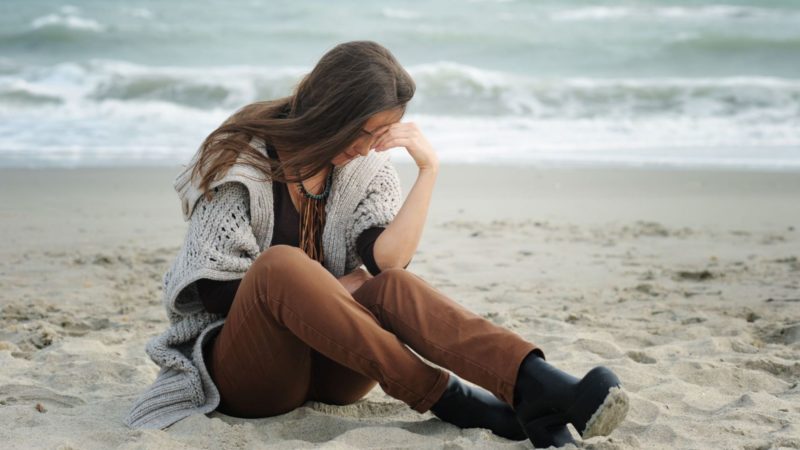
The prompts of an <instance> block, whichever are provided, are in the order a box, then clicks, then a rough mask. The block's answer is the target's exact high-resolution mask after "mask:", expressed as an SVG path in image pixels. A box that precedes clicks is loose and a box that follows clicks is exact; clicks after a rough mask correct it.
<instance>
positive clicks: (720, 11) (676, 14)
mask: <svg viewBox="0 0 800 450" xmlns="http://www.w3.org/2000/svg"><path fill="white" fill-rule="evenodd" d="M797 15H798V12H797V11H795V10H785V9H779V8H763V7H757V6H740V5H701V6H695V7H691V6H661V7H654V6H638V7H629V6H587V7H581V8H574V9H562V10H557V11H553V12H551V13H550V14H549V18H550V20H552V21H556V22H574V21H604V20H619V19H667V20H690V21H706V20H717V19H720V20H762V19H786V18H787V16H792V17H797Z"/></svg>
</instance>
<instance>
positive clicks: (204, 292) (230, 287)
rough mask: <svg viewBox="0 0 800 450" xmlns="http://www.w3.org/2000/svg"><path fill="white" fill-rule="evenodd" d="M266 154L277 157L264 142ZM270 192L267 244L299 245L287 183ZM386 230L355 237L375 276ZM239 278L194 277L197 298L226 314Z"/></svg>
mask: <svg viewBox="0 0 800 450" xmlns="http://www.w3.org/2000/svg"><path fill="white" fill-rule="evenodd" d="M267 154H268V155H269V156H270V158H275V159H277V158H278V154H277V152H275V149H274V148H273V147H272V146H271V145H267ZM272 194H273V195H272V196H273V201H274V207H275V226H274V229H273V233H272V241H271V242H270V244H269V246H270V247H272V246H273V245H278V244H285V245H291V246H293V247H299V246H300V230H299V227H300V213H299V212H298V211H297V209H295V206H294V203H292V198H291V196H290V195H289V189H288V188H287V186H286V183H281V182H278V181H275V180H273V181H272ZM385 229H386V227H380V226H378V227H372V228H367V229H366V230H364V232H363V233H361V234H360V235H359V236H358V239H357V240H356V248H357V251H358V254H359V256H360V257H361V260H362V261H364V265H365V266H367V270H368V271H369V273H370V274H372V275H377V274H379V273H380V272H381V270H380V268H379V267H378V265H377V264H376V263H375V255H374V251H373V250H374V246H375V241H376V240H377V239H378V236H379V235H380V234H381V233H382V232H383V230H385ZM410 263H411V261H409V262H408V263H406V265H405V267H408V264H410ZM405 267H404V268H405ZM241 281H242V280H241V279H238V280H229V281H217V280H209V279H206V278H201V279H199V280H197V282H196V285H197V289H198V291H199V292H200V300H201V301H202V302H203V305H204V306H205V307H206V310H207V311H209V312H212V313H218V314H224V315H227V314H228V311H229V310H230V307H231V304H232V303H233V298H234V297H235V296H236V290H237V289H238V288H239V283H240V282H241Z"/></svg>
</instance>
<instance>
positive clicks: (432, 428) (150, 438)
mask: <svg viewBox="0 0 800 450" xmlns="http://www.w3.org/2000/svg"><path fill="white" fill-rule="evenodd" d="M397 167H398V170H399V171H400V176H401V179H402V181H403V187H404V195H407V194H408V191H409V189H410V188H411V185H412V184H413V181H414V178H415V175H416V173H415V171H414V167H411V166H407V165H402V164H398V165H397ZM178 170H179V168H178V167H173V168H113V169H112V168H107V169H76V170H69V169H40V170H23V169H16V170H4V171H0V224H1V225H2V231H3V234H2V235H3V239H2V240H0V307H1V308H2V309H0V442H2V444H0V446H2V447H3V448H25V449H28V448H54V449H55V448H63V449H67V448H75V449H77V448H81V449H107V448H155V447H158V448H165V449H173V448H176V449H177V448H312V447H314V448H316V447H319V448H449V449H454V448H531V444H530V442H528V441H522V442H514V441H509V440H506V439H503V438H501V437H498V436H494V435H493V434H491V432H489V431H488V430H484V429H464V430H461V429H458V428H457V427H455V426H452V425H450V424H447V423H444V422H442V421H440V420H439V419H437V418H435V417H434V416H433V415H432V414H431V413H430V412H427V413H425V414H422V415H420V414H418V413H416V412H414V411H413V410H411V409H410V408H409V407H408V406H407V405H405V404H404V403H402V402H400V401H399V400H396V399H393V398H391V397H389V396H387V395H386V394H384V393H383V391H382V390H381V389H380V387H376V388H375V389H374V390H373V391H371V392H370V393H369V394H368V395H367V396H366V397H365V398H364V399H362V400H360V401H359V402H357V403H355V404H352V405H347V406H332V405H326V404H322V403H317V402H308V403H307V404H306V405H304V406H302V407H300V408H298V409H296V410H294V411H292V412H290V413H287V414H284V415H281V416H277V417H270V418H264V419H258V420H256V419H246V420H245V419H237V418H232V417H228V416H225V415H223V414H220V413H217V412H214V413H212V414H210V415H208V416H203V415H196V416H193V417H190V418H187V419H184V420H182V421H180V422H178V423H176V424H174V425H173V426H171V427H170V428H168V429H167V430H164V431H152V430H130V429H128V428H126V427H125V426H124V425H123V424H122V419H123V417H124V416H125V414H126V413H127V411H128V409H129V407H130V405H131V402H132V401H133V399H134V398H135V397H136V396H137V395H138V394H139V393H141V392H142V391H143V390H144V389H145V388H146V387H147V386H148V385H149V384H150V383H151V382H152V381H153V380H154V379H155V375H156V373H157V371H158V368H157V366H156V365H155V364H154V363H152V362H151V361H150V360H149V358H148V357H147V355H146V354H145V352H144V348H145V343H146V342H147V340H148V339H150V338H152V337H153V336H155V335H157V334H159V333H160V332H161V331H163V330H164V329H165V328H166V326H167V318H166V313H165V311H164V310H163V307H162V305H161V291H160V282H161V276H162V275H163V273H164V272H165V271H166V269H167V268H168V266H169V264H170V263H171V261H172V259H173V258H174V256H175V255H176V253H177V252H178V249H179V248H180V246H181V243H182V239H183V236H184V233H185V231H186V223H185V222H183V221H182V219H181V214H180V204H179V202H178V198H177V195H176V193H175V192H174V191H173V189H172V180H173V178H174V176H175V175H176V174H177V172H178ZM408 270H411V271H413V272H414V273H416V274H418V275H420V276H421V277H423V278H424V279H426V280H427V281H428V282H430V283H431V284H432V285H434V286H436V287H437V288H439V289H441V290H442V291H443V292H445V293H447V294H448V295H450V296H451V297H452V298H453V299H455V300H456V301H458V302H459V303H461V304H463V305H464V306H465V307H467V308H469V309H471V310H473V311H475V312H476V313H478V314H481V315H483V316H484V317H486V318H487V319H489V320H492V321H493V322H495V323H497V324H500V325H502V326H505V327H507V328H509V329H512V330H514V331H515V332H517V333H519V334H520V335H522V336H523V337H525V338H526V339H529V340H531V341H534V342H536V343H538V344H539V345H540V346H541V347H542V348H543V350H544V352H545V354H546V355H547V359H548V361H550V362H551V363H553V364H554V365H556V366H558V367H560V368H562V369H564V370H566V371H568V372H570V373H573V374H575V375H576V376H582V375H583V373H585V372H586V371H588V370H589V369H590V368H591V367H593V366H595V365H598V364H604V365H606V366H608V367H610V368H612V369H613V370H614V371H615V372H616V373H617V374H618V375H619V377H620V379H621V380H622V382H623V385H624V386H625V388H626V389H627V391H628V393H629V396H630V399H631V408H630V412H629V413H628V417H627V420H626V421H625V422H624V423H623V424H622V425H621V426H620V427H619V428H617V429H616V430H615V431H614V432H613V433H612V434H611V436H609V437H595V438H592V439H589V440H587V441H583V442H581V441H580V439H578V443H579V445H580V447H581V448H591V449H617V448H619V449H629V448H643V449H675V448H682V449H683V448H692V449H710V448H719V449H767V448H800V386H798V380H800V362H798V361H800V175H798V174H797V173H758V172H736V171H701V170H655V169H612V168H592V169H590V168H585V169H583V168H572V169H566V168H520V167H516V168H504V167H477V166H463V165H445V166H443V167H442V168H441V173H440V175H439V178H438V180H437V185H436V188H435V192H434V196H433V200H432V203H431V210H430V212H429V215H428V222H427V226H426V229H425V232H424V235H423V239H422V242H421V243H420V246H419V249H418V252H417V254H416V256H415V257H414V259H413V261H412V263H411V264H410V265H409V267H408ZM572 432H573V434H574V435H575V436H576V438H577V433H576V432H575V430H574V429H573V430H572Z"/></svg>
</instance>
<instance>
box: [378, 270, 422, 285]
mask: <svg viewBox="0 0 800 450" xmlns="http://www.w3.org/2000/svg"><path fill="white" fill-rule="evenodd" d="M374 279H375V280H376V281H378V282H380V283H407V282H414V281H416V280H417V277H416V275H414V274H413V273H412V272H410V271H408V270H406V269H403V268H400V267H393V268H390V269H385V270H382V271H381V272H380V273H379V274H377V275H375V276H374Z"/></svg>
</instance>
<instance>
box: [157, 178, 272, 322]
mask: <svg viewBox="0 0 800 450" xmlns="http://www.w3.org/2000/svg"><path fill="white" fill-rule="evenodd" d="M249 205H250V200H249V195H248V190H247V187H246V186H245V185H244V184H242V183H238V182H229V183H223V184H221V185H219V186H217V187H215V188H214V189H213V195H212V198H211V199H210V200H206V198H205V197H204V196H203V197H200V199H199V200H198V203H197V205H196V207H195V209H194V211H193V212H192V216H191V218H190V221H189V228H188V230H187V233H186V238H185V240H184V243H183V245H184V249H182V251H181V252H180V253H179V256H178V258H177V259H176V260H175V261H174V263H173V265H172V267H171V268H170V270H169V271H168V272H167V274H166V275H165V277H164V286H165V302H167V307H168V310H171V311H173V312H175V313H178V314H189V313H193V312H197V311H200V310H202V309H204V304H203V301H202V299H201V298H200V295H199V291H198V286H197V283H195V281H196V280H199V279H201V278H205V279H209V280H218V281H227V280H234V279H241V278H242V277H243V276H244V274H245V272H247V269H248V268H249V267H250V265H251V264H252V263H253V262H254V261H255V259H256V258H257V257H258V255H259V253H260V249H259V246H258V242H257V240H256V237H255V235H254V234H253V230H252V228H251V226H250V214H249ZM212 309H217V308H212Z"/></svg>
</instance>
